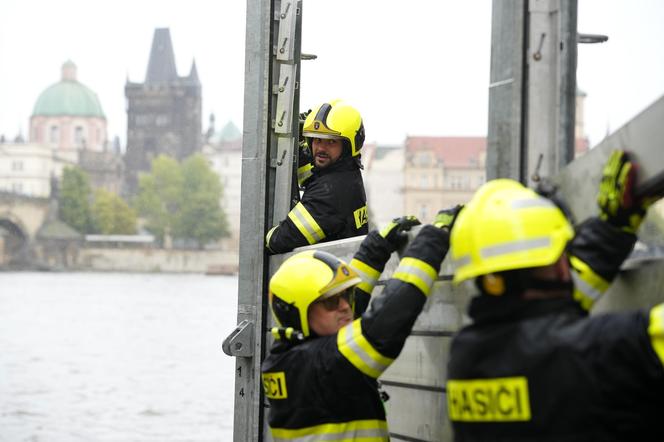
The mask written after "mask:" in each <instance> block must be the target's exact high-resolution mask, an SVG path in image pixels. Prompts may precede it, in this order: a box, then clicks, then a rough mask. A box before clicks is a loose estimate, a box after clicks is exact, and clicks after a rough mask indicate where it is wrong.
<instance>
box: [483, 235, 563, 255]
mask: <svg viewBox="0 0 664 442" xmlns="http://www.w3.org/2000/svg"><path fill="white" fill-rule="evenodd" d="M543 247H551V238H549V237H540V238H532V239H524V240H522V241H512V242H508V243H503V244H498V245H495V246H489V247H484V248H483V249H482V250H480V255H481V256H482V258H494V257H496V256H500V255H507V254H510V253H514V252H524V251H526V250H532V249H541V248H543Z"/></svg>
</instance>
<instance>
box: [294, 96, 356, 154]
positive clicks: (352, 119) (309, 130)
mask: <svg viewBox="0 0 664 442" xmlns="http://www.w3.org/2000/svg"><path fill="white" fill-rule="evenodd" d="M302 135H303V136H304V137H307V138H332V139H338V140H345V141H347V143H348V147H349V148H350V154H351V155H352V156H354V157H356V156H358V155H359V154H360V149H362V145H363V144H364V124H363V123H362V117H361V116H360V113H359V112H358V111H357V109H355V108H354V107H352V106H350V105H349V104H347V103H346V102H344V101H342V100H332V101H330V102H329V103H323V104H321V105H320V106H317V107H316V108H314V110H313V112H311V113H310V114H309V115H308V116H307V118H306V120H304V125H303V127H302ZM309 146H311V141H310V140H309Z"/></svg>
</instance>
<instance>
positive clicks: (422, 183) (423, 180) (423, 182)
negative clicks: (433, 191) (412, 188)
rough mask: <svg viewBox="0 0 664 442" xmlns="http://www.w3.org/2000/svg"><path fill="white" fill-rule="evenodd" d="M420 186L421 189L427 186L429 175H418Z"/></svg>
mask: <svg viewBox="0 0 664 442" xmlns="http://www.w3.org/2000/svg"><path fill="white" fill-rule="evenodd" d="M420 187H421V188H423V189H427V188H429V175H420Z"/></svg>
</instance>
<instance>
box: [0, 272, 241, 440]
mask: <svg viewBox="0 0 664 442" xmlns="http://www.w3.org/2000/svg"><path fill="white" fill-rule="evenodd" d="M236 306H237V278H234V277H223V276H204V275H168V274H149V275H146V274H121V273H115V274H112V273H110V274H109V273H103V274H102V273H0V441H2V442H19V441H30V442H52V441H53V442H69V441H113V442H115V441H123V442H124V441H132V442H133V441H159V442H169V441H173V442H175V441H177V442H181V441H196V442H197V441H231V440H232V426H233V397H234V392H233V389H234V364H235V361H234V359H233V358H231V357H228V356H226V355H225V354H224V353H223V352H222V350H221V343H222V340H223V338H224V337H225V336H227V335H228V334H229V333H230V332H231V331H232V330H233V328H234V326H235V321H236Z"/></svg>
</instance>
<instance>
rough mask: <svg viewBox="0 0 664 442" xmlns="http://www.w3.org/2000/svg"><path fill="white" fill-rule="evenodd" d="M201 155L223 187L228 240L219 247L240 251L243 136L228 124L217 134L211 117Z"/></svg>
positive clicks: (222, 206) (223, 204) (223, 205)
mask: <svg viewBox="0 0 664 442" xmlns="http://www.w3.org/2000/svg"><path fill="white" fill-rule="evenodd" d="M203 155H204V156H205V157H206V158H207V160H208V161H209V162H210V165H211V167H212V170H213V171H214V172H215V173H216V174H217V175H219V180H220V181H221V184H222V187H223V195H222V197H221V201H220V204H221V208H222V210H223V211H224V213H225V214H226V219H227V220H228V227H229V229H230V237H229V238H225V239H223V240H222V247H223V248H224V249H226V250H238V251H239V248H240V201H241V195H240V192H241V190H242V134H241V133H240V130H239V129H238V128H237V126H235V124H233V122H230V121H229V122H228V123H227V124H226V125H225V126H224V127H223V128H222V129H221V130H220V131H219V132H217V131H216V130H215V128H214V117H211V119H210V130H208V135H207V141H206V143H205V145H204V146H203Z"/></svg>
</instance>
